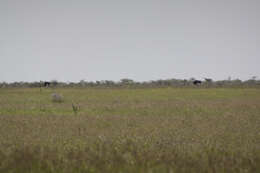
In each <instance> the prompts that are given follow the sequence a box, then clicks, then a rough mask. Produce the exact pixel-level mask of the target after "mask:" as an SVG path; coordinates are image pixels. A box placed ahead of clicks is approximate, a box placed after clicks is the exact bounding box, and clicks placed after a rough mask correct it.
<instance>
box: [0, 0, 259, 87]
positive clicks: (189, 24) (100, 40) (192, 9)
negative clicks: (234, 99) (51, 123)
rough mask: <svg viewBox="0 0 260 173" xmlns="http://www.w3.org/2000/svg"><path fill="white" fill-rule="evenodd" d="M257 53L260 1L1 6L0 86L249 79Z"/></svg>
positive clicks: (65, 0) (31, 0) (107, 0)
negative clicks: (187, 79) (11, 84)
mask: <svg viewBox="0 0 260 173" xmlns="http://www.w3.org/2000/svg"><path fill="white" fill-rule="evenodd" d="M259 48H260V1H259V0H196V1H194V0H156V1H155V0H127V1H126V0H92V1H91V0H0V82H1V81H7V82H12V81H40V80H53V79H56V80H59V81H65V82H66V81H79V80H81V79H85V80H87V81H95V80H115V81H117V80H120V79H121V78H131V79H134V80H137V81H144V80H145V81H146V80H156V79H169V78H190V77H195V78H198V79H202V78H203V77H210V78H213V79H215V80H219V79H227V78H228V76H231V77H232V78H240V79H243V80H245V79H248V78H251V77H252V76H254V75H256V76H258V77H259V78H260V67H259V64H260V51H259V50H260V49H259ZM259 78H258V79H259Z"/></svg>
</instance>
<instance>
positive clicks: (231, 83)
mask: <svg viewBox="0 0 260 173" xmlns="http://www.w3.org/2000/svg"><path fill="white" fill-rule="evenodd" d="M198 81H199V82H198ZM16 87H17V88H19V87H21V88H40V87H50V88H54V87H64V88H65V87H100V88H161V87H198V88H218V87H260V80H257V79H256V77H252V78H251V79H249V80H246V81H242V80H239V79H235V80H231V79H230V78H229V79H227V80H218V81H213V80H212V79H210V78H205V79H204V80H196V79H195V78H191V79H164V80H162V79H160V80H151V81H145V82H137V81H134V80H132V79H128V78H124V79H121V80H120V81H118V82H115V81H112V80H101V81H95V82H93V81H85V80H81V81H79V82H59V81H57V80H53V81H39V82H11V83H7V82H0V88H16Z"/></svg>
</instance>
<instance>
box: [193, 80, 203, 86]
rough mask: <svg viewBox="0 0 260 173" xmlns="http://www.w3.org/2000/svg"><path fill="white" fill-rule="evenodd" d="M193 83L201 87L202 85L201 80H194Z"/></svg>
mask: <svg viewBox="0 0 260 173" xmlns="http://www.w3.org/2000/svg"><path fill="white" fill-rule="evenodd" d="M192 83H193V84H194V85H200V84H201V83H202V81H200V80H194V81H193V82H192Z"/></svg>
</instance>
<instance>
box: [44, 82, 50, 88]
mask: <svg viewBox="0 0 260 173" xmlns="http://www.w3.org/2000/svg"><path fill="white" fill-rule="evenodd" d="M43 85H44V87H49V86H50V85H51V83H50V82H44V84H43Z"/></svg>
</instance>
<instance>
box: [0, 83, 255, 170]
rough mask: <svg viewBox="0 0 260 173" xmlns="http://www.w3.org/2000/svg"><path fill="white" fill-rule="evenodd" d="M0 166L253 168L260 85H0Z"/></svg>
mask: <svg viewBox="0 0 260 173" xmlns="http://www.w3.org/2000/svg"><path fill="white" fill-rule="evenodd" d="M52 93H58V94H61V95H62V96H63V100H64V101H63V102H61V103H57V102H53V101H52V96H51V94H52ZM72 103H73V104H74V106H76V108H79V110H78V111H73V107H72ZM0 172H1V173H2V172H4V173H16V172H37V173H41V172H48V173H52V172H53V173H74V172H75V173H80V172H92V173H96V172H102V173H105V172H113V173H116V172H124V173H127V172H129V173H133V172H142V173H143V172H149V173H150V172H158V173H164V172H165V173H166V172H172V173H174V172H177V173H181V172H212V173H215V172H218V173H219V172H227V173H231V172H235V173H237V172H254V173H257V172H260V89H223V88H222V89H212V88H211V89H200V88H193V89H192V88H190V89H188V88H185V89H174V88H163V89H81V88H67V89H61V88H56V89H52V88H48V89H45V88H43V89H41V90H40V89H39V88H38V89H37V88H35V89H5V88H2V89H0Z"/></svg>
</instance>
